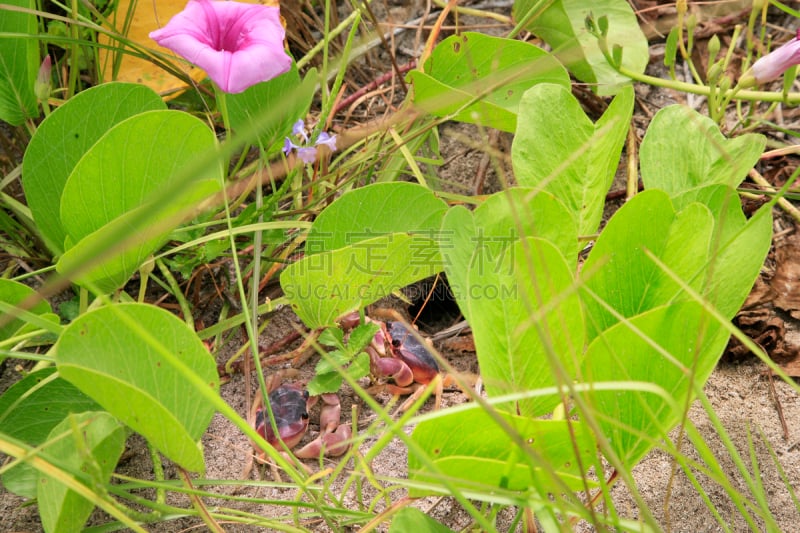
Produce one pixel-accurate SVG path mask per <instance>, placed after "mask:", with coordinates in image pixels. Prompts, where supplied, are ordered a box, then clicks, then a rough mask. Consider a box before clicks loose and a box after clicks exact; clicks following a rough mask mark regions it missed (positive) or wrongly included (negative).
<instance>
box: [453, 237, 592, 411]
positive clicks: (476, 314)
mask: <svg viewBox="0 0 800 533" xmlns="http://www.w3.org/2000/svg"><path fill="white" fill-rule="evenodd" d="M573 276H574V267H570V266H569V265H568V264H567V262H566V261H565V260H564V256H563V255H561V252H559V251H558V249H556V247H555V246H553V245H552V244H550V243H549V242H548V241H545V240H543V239H537V238H530V237H529V238H525V239H521V240H518V241H516V242H514V243H512V244H511V245H509V246H508V248H507V249H506V250H505V253H504V254H503V255H502V257H501V258H500V260H499V261H495V260H493V258H490V257H479V258H478V260H477V261H476V262H475V264H473V265H471V266H470V269H469V272H468V280H469V290H468V291H467V292H466V293H465V294H464V299H466V305H467V308H468V309H469V317H470V320H471V322H470V324H471V326H472V332H473V335H474V337H475V349H476V351H477V353H478V363H479V365H480V368H481V377H482V378H483V384H484V387H485V388H486V392H487V393H488V394H489V395H490V396H492V397H497V396H500V395H502V394H506V393H511V392H520V391H526V390H535V389H540V388H544V387H548V386H555V385H560V384H562V383H564V382H565V380H567V379H569V378H568V376H574V375H575V370H576V369H577V368H578V366H579V365H580V360H581V352H582V349H583V331H584V328H583V313H582V311H581V302H580V300H579V299H578V295H577V292H575V291H571V285H572V283H573V279H574V278H573ZM570 293H571V294H570ZM561 400H562V399H561V398H560V397H559V396H557V395H551V396H544V397H536V398H531V399H527V400H520V401H519V402H517V403H516V404H515V405H514V406H511V407H504V408H505V409H506V410H507V411H509V412H515V413H518V414H521V415H523V416H528V417H534V416H541V415H543V414H545V413H549V412H550V411H552V410H553V408H554V407H555V406H556V405H558V404H559V403H560V402H561Z"/></svg>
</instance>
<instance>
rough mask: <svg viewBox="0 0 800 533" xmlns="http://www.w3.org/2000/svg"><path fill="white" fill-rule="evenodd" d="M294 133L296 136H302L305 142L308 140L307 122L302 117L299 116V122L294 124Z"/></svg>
mask: <svg viewBox="0 0 800 533" xmlns="http://www.w3.org/2000/svg"><path fill="white" fill-rule="evenodd" d="M292 135H294V136H295V137H300V138H301V139H303V142H304V143H307V142H308V134H307V133H306V123H305V122H303V119H302V118H298V119H297V122H295V123H294V126H292Z"/></svg>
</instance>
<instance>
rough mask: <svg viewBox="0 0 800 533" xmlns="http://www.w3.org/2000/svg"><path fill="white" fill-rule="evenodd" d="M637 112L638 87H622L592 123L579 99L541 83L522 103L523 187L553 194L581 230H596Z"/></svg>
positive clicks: (516, 149) (515, 148)
mask: <svg viewBox="0 0 800 533" xmlns="http://www.w3.org/2000/svg"><path fill="white" fill-rule="evenodd" d="M632 113H633V89H632V88H630V87H625V88H623V89H622V90H620V92H619V94H618V95H617V96H616V97H615V98H614V100H613V102H612V103H611V104H610V105H609V106H608V109H607V110H606V112H605V113H604V114H603V116H602V117H601V118H600V120H598V121H597V123H596V124H593V123H592V121H591V120H590V119H589V117H587V116H586V114H585V113H584V112H583V110H582V109H581V106H580V103H579V102H578V100H577V99H576V98H575V97H574V96H572V94H571V93H570V92H569V91H568V90H566V89H564V88H562V87H559V86H555V85H549V84H542V85H537V86H536V87H534V88H532V89H530V90H529V91H527V92H526V93H525V95H524V96H523V97H522V102H520V117H521V120H520V125H519V128H518V129H517V134H516V136H515V137H514V144H513V145H512V148H511V156H512V162H513V164H514V175H515V176H516V178H517V181H518V182H519V184H520V185H523V186H526V187H536V188H538V189H543V190H545V191H548V192H550V193H552V194H553V196H555V197H556V198H558V199H559V200H560V201H561V202H563V203H564V204H565V205H566V206H567V208H569V210H570V211H572V213H573V214H574V216H575V217H576V219H577V220H578V233H579V234H581V235H590V234H592V233H594V232H595V231H597V227H598V226H599V224H600V219H601V217H602V215H603V206H604V204H605V202H604V199H605V193H606V192H608V189H609V188H610V187H611V182H612V181H613V180H614V173H615V172H616V170H617V165H618V163H619V155H620V151H621V150H622V145H623V143H624V142H625V135H626V134H627V132H628V126H629V124H630V120H631V114H632Z"/></svg>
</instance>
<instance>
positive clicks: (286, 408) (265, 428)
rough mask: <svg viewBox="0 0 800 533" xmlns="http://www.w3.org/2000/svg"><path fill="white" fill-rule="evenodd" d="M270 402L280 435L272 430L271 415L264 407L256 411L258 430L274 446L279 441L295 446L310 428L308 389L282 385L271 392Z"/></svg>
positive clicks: (290, 446) (289, 446) (291, 446)
mask: <svg viewBox="0 0 800 533" xmlns="http://www.w3.org/2000/svg"><path fill="white" fill-rule="evenodd" d="M269 404H270V406H271V407H272V415H273V416H274V417H275V425H276V426H277V428H278V435H277V436H276V435H275V432H274V431H273V430H272V424H271V423H270V420H269V415H268V414H267V413H266V412H265V410H263V409H259V410H258V411H256V422H255V425H256V431H258V433H259V434H260V435H261V436H262V437H264V440H266V441H267V442H268V443H270V444H271V445H272V446H273V447H277V446H279V442H280V441H283V443H284V444H285V445H286V446H287V447H288V448H293V447H295V446H297V444H298V443H299V442H300V441H301V440H302V439H303V435H305V434H306V429H308V408H309V396H308V391H305V390H301V389H300V388H298V387H297V386H294V385H282V386H280V387H278V388H277V389H275V390H274V391H272V392H270V393H269Z"/></svg>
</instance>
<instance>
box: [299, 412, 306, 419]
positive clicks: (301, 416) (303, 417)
mask: <svg viewBox="0 0 800 533" xmlns="http://www.w3.org/2000/svg"><path fill="white" fill-rule="evenodd" d="M300 418H302V419H303V420H308V411H303V414H301V415H300Z"/></svg>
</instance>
